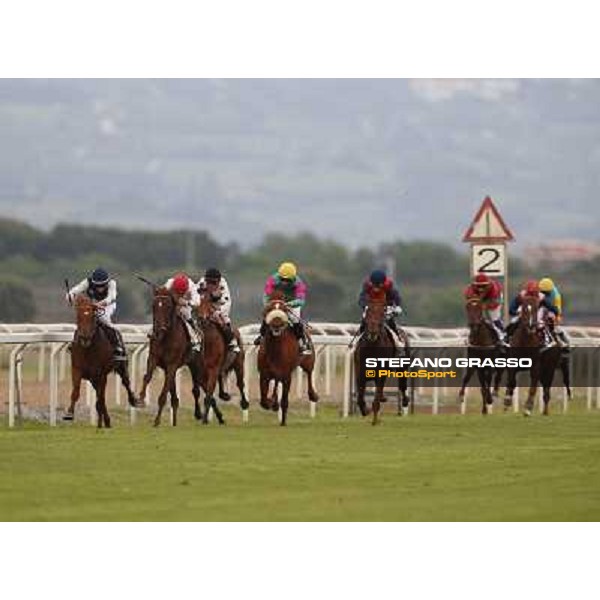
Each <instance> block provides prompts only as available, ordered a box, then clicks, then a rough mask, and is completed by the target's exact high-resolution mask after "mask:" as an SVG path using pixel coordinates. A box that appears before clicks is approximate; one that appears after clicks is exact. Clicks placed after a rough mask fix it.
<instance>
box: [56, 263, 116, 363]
mask: <svg viewBox="0 0 600 600" xmlns="http://www.w3.org/2000/svg"><path fill="white" fill-rule="evenodd" d="M79 295H85V296H87V297H88V298H89V299H90V300H92V301H93V302H94V303H95V304H96V306H98V307H99V308H100V309H101V310H100V311H99V312H98V313H96V314H97V319H98V322H99V323H100V324H101V325H103V326H104V330H105V331H106V333H107V335H108V338H109V340H110V343H111V344H112V345H113V348H114V353H115V354H114V360H117V361H126V360H127V353H126V351H125V344H124V343H123V337H122V336H121V332H120V331H119V330H118V329H116V328H115V327H114V326H113V324H112V316H113V314H114V312H115V310H116V308H117V282H116V281H115V280H114V279H111V277H110V276H109V274H108V273H107V272H106V271H105V270H104V269H102V268H100V267H98V268H97V269H96V270H95V271H94V272H93V273H92V274H91V275H90V276H89V277H86V278H85V279H84V280H83V281H81V282H79V283H78V284H77V285H75V286H73V287H72V288H71V289H70V290H69V291H68V292H67V294H66V299H67V301H68V302H72V301H73V299H74V298H76V297H77V296H79Z"/></svg>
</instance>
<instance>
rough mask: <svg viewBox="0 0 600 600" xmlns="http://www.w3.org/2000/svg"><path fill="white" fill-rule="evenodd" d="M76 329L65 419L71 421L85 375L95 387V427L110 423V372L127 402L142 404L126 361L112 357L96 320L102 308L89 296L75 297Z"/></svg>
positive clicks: (106, 338) (104, 333)
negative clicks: (124, 390)
mask: <svg viewBox="0 0 600 600" xmlns="http://www.w3.org/2000/svg"><path fill="white" fill-rule="evenodd" d="M75 310H76V315H77V316H76V319H77V329H76V331H75V336H74V339H73V343H72V345H71V381H72V385H73V389H72V391H71V404H70V405H69V408H68V409H67V412H66V413H65V415H64V416H63V419H64V420H65V421H72V420H73V417H74V414H75V404H76V402H77V400H79V395H80V391H81V380H82V379H87V380H88V381H89V382H90V383H91V384H92V385H93V386H94V389H95V390H96V412H97V413H98V427H102V426H104V427H110V416H109V414H108V410H107V408H106V395H105V394H106V380H107V378H108V375H109V373H111V372H112V371H115V372H116V373H117V374H118V375H119V376H120V377H121V381H122V382H123V385H124V386H125V389H126V390H127V398H128V401H129V404H130V405H131V406H133V407H135V408H140V407H142V406H144V403H143V402H142V401H139V400H137V399H136V397H135V395H134V393H133V392H132V390H131V385H130V382H129V374H128V373H127V364H126V362H125V361H115V360H114V359H113V356H114V350H113V347H112V344H111V343H110V341H109V338H108V336H107V334H106V332H105V331H104V328H103V327H102V326H101V325H100V324H99V323H98V320H97V318H96V315H97V314H98V313H99V312H100V311H101V310H102V308H101V307H99V306H98V305H97V304H95V303H94V302H93V301H92V300H90V299H89V298H86V297H85V296H78V297H77V299H76V300H75Z"/></svg>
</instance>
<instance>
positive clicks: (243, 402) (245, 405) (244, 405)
mask: <svg viewBox="0 0 600 600" xmlns="http://www.w3.org/2000/svg"><path fill="white" fill-rule="evenodd" d="M240 408H241V409H242V410H248V409H249V408H250V402H248V400H246V399H245V398H243V399H242V400H241V401H240Z"/></svg>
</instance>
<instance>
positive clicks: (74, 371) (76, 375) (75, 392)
mask: <svg viewBox="0 0 600 600" xmlns="http://www.w3.org/2000/svg"><path fill="white" fill-rule="evenodd" d="M81 379H82V375H81V369H79V368H78V367H71V385H72V389H71V404H69V408H68V409H67V412H66V413H65V415H64V416H63V419H64V420H65V421H72V420H73V419H74V418H75V404H76V403H77V401H78V400H79V396H80V394H81Z"/></svg>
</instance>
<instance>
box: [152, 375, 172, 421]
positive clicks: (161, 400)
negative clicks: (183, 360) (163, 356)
mask: <svg viewBox="0 0 600 600" xmlns="http://www.w3.org/2000/svg"><path fill="white" fill-rule="evenodd" d="M175 371H176V369H174V368H173V367H167V369H166V370H165V381H164V383H163V386H162V389H161V390H160V394H159V395H158V411H157V413H156V417H154V427H158V426H159V425H160V418H161V415H162V411H163V408H164V407H165V403H166V401H167V393H168V391H169V390H170V389H171V385H172V384H173V381H174V379H175Z"/></svg>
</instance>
